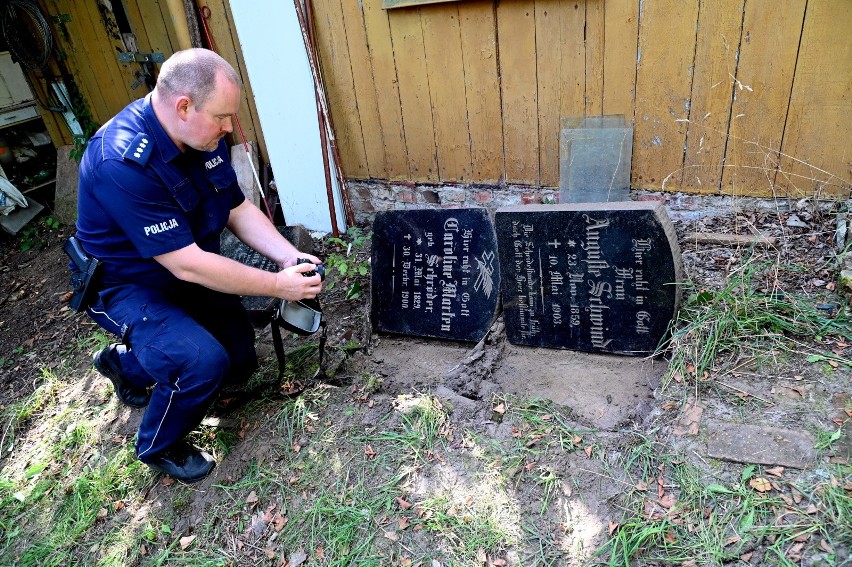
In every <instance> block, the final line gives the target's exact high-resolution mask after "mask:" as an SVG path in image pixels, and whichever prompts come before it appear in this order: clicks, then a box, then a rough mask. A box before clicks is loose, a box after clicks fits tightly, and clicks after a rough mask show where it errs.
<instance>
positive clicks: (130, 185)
mask: <svg viewBox="0 0 852 567" xmlns="http://www.w3.org/2000/svg"><path fill="white" fill-rule="evenodd" d="M98 178H99V179H98V184H97V191H96V195H97V198H98V200H99V201H100V203H101V205H102V206H103V208H104V209H105V210H106V211H107V214H109V215H110V217H112V219H113V220H114V221H115V222H116V224H118V225H119V226H120V227H121V229H122V230H123V231H124V233H125V234H126V235H127V237H128V238H129V239H130V241H131V242H132V243H133V245H134V246H135V247H136V249H137V250H138V252H139V254H140V255H141V256H142V257H143V258H150V257H153V256H158V255H160V254H166V253H168V252H173V251H175V250H180V249H181V248H185V247H186V246H189V245H190V244H192V243H193V242H194V237H193V235H192V231H191V228H190V225H189V222H188V219H187V217H186V215H185V213H184V211H183V209H182V208H181V207H180V206H179V205H178V204H177V203H176V202H175V200H174V198H173V197H172V195H171V194H170V192H169V190H168V189H167V188H166V187H165V186H164V185H163V183H162V181H161V180H160V179H159V177H157V176H156V175H155V174H154V173H153V172H151V171H149V170H146V169H143V168H142V167H139V166H137V165H136V164H133V163H128V162H127V161H118V160H107V161H105V162H104V163H103V164H101V166H100V168H99V170H98Z"/></svg>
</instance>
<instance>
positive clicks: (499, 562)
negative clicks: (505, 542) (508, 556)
mask: <svg viewBox="0 0 852 567" xmlns="http://www.w3.org/2000/svg"><path fill="white" fill-rule="evenodd" d="M505 564H506V560H505V559H492V560H491V565H493V566H494V567H503V566H504V565H505Z"/></svg>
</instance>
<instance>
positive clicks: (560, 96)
mask: <svg viewBox="0 0 852 567" xmlns="http://www.w3.org/2000/svg"><path fill="white" fill-rule="evenodd" d="M582 7H583V5H582V3H579V2H563V1H562V0H537V2H536V5H535V27H536V32H535V35H536V44H537V45H538V46H547V48H546V49H540V48H539V49H536V67H537V69H538V73H537V74H538V137H539V140H540V143H541V159H540V163H541V179H540V183H541V185H544V186H548V187H558V186H559V136H560V119H561V118H562V117H566V116H582V115H583V113H584V112H585V99H584V96H585V80H586V55H585V46H584V41H583V30H584V28H585V23H586V21H585V20H586V18H585V11H584V10H583V9H582Z"/></svg>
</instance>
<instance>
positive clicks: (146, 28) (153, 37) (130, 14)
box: [124, 1, 176, 58]
mask: <svg viewBox="0 0 852 567" xmlns="http://www.w3.org/2000/svg"><path fill="white" fill-rule="evenodd" d="M124 6H125V9H126V11H127V19H128V21H129V22H130V28H131V29H132V30H133V35H134V36H135V37H136V42H137V44H138V46H139V49H140V51H141V50H144V51H150V52H151V53H162V54H163V56H164V57H166V58H168V57H169V56H170V55H171V54H172V53H174V52H175V50H176V49H175V48H174V47H173V45H172V42H171V40H170V39H169V32H168V30H167V29H166V23H165V22H164V21H163V13H162V12H161V11H160V8H159V6H158V4H152V3H150V2H139V1H136V2H125V4H124Z"/></svg>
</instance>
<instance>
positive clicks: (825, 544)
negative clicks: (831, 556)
mask: <svg viewBox="0 0 852 567" xmlns="http://www.w3.org/2000/svg"><path fill="white" fill-rule="evenodd" d="M819 548H820V549H821V550H823V551H824V552H826V553H834V548H833V547H831V545H829V543H828V542H827V541H825V540H824V539H822V540H820V542H819Z"/></svg>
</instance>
